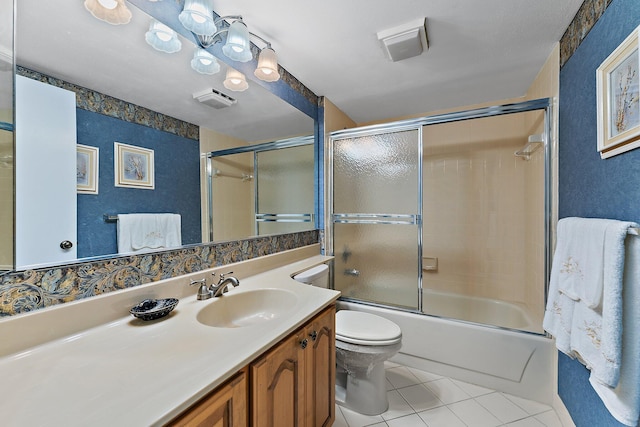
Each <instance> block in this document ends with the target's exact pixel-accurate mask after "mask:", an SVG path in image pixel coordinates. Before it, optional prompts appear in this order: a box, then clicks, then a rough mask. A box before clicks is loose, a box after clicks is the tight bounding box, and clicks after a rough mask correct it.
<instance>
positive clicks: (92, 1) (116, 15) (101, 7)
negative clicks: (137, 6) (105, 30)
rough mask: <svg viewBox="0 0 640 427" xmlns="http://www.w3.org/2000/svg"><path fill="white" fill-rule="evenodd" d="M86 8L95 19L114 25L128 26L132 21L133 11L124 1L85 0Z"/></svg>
mask: <svg viewBox="0 0 640 427" xmlns="http://www.w3.org/2000/svg"><path fill="white" fill-rule="evenodd" d="M84 7H85V8H86V9H87V10H88V11H89V12H91V14H92V15H93V16H94V17H95V18H97V19H99V20H101V21H104V22H108V23H109V24H112V25H120V24H128V23H129V21H131V11H130V10H129V8H127V5H126V4H125V3H124V0H85V1H84Z"/></svg>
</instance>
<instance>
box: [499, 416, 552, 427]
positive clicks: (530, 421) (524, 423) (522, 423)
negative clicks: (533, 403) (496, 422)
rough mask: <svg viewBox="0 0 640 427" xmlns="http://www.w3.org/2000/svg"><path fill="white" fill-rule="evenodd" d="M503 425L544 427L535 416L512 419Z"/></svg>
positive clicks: (507, 426)
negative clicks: (512, 420)
mask: <svg viewBox="0 0 640 427" xmlns="http://www.w3.org/2000/svg"><path fill="white" fill-rule="evenodd" d="M505 427H544V424H542V423H541V422H540V421H538V420H536V419H535V418H532V417H529V418H525V419H523V420H518V421H514V422H512V423H509V424H505Z"/></svg>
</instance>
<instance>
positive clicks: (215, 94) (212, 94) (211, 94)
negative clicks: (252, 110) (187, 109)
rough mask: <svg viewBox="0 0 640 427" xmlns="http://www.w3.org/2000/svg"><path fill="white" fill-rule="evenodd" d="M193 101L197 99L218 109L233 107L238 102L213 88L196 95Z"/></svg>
mask: <svg viewBox="0 0 640 427" xmlns="http://www.w3.org/2000/svg"><path fill="white" fill-rule="evenodd" d="M193 99H197V100H198V101H199V102H202V103H203V104H206V105H208V106H209V107H213V108H217V109H221V108H226V107H230V106H231V105H233V104H235V103H236V102H238V100H237V99H235V98H232V97H230V96H229V95H226V94H224V93H222V92H220V91H217V90H215V89H213V88H211V89H207V90H204V91H202V92H196V93H194V94H193Z"/></svg>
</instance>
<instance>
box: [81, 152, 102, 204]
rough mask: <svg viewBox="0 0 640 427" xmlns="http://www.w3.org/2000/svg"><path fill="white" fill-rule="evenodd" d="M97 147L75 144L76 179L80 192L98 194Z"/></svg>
mask: <svg viewBox="0 0 640 427" xmlns="http://www.w3.org/2000/svg"><path fill="white" fill-rule="evenodd" d="M98 156H99V148H98V147H90V146H88V145H82V144H77V145H76V180H77V192H78V193H80V194H98Z"/></svg>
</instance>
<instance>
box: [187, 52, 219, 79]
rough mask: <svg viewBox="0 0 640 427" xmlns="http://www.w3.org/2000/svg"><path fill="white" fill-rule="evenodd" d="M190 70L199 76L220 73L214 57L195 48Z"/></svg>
mask: <svg viewBox="0 0 640 427" xmlns="http://www.w3.org/2000/svg"><path fill="white" fill-rule="evenodd" d="M191 68H193V69H194V70H196V71H197V72H199V73H200V74H215V73H217V72H218V71H220V64H218V60H217V59H216V57H215V56H213V55H212V54H210V53H209V52H207V51H206V50H204V49H202V48H196V51H195V52H194V53H193V59H192V60H191Z"/></svg>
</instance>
